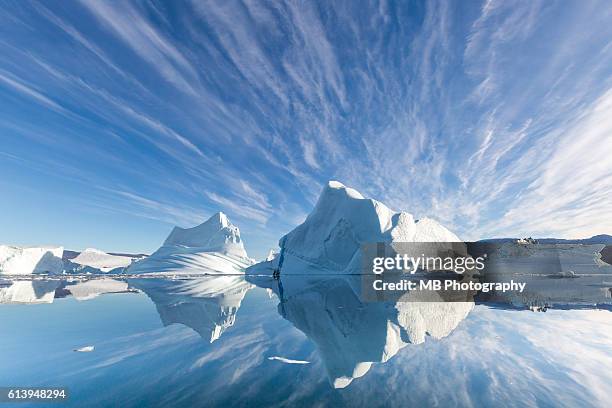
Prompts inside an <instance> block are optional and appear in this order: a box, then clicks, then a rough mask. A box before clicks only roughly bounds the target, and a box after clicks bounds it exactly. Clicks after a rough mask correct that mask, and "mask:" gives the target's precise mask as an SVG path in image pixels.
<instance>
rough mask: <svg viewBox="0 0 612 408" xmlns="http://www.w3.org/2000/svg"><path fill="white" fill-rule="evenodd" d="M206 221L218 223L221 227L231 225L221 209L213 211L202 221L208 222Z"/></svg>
mask: <svg viewBox="0 0 612 408" xmlns="http://www.w3.org/2000/svg"><path fill="white" fill-rule="evenodd" d="M208 222H210V223H216V224H219V225H220V226H221V227H222V228H225V227H228V226H229V225H231V223H230V222H229V220H228V218H227V215H225V213H223V212H221V211H218V212H216V213H214V214H213V215H211V216H210V218H209V219H208V220H206V221H204V223H208Z"/></svg>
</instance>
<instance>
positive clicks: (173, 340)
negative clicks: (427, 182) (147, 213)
mask: <svg viewBox="0 0 612 408" xmlns="http://www.w3.org/2000/svg"><path fill="white" fill-rule="evenodd" d="M294 279H296V278H294ZM279 286H280V287H279ZM0 291H2V292H0V293H2V295H1V296H0V299H1V300H2V301H3V302H4V304H1V305H0V323H1V329H0V330H2V335H1V336H0V361H1V362H2V364H0V386H15V387H20V386H21V387H23V386H44V387H52V386H56V387H68V389H69V392H70V398H69V400H68V401H67V402H64V403H61V404H57V406H74V407H77V406H78V407H83V406H107V407H116V406H122V407H139V406H145V405H149V406H159V407H162V406H163V407H168V406H313V405H321V406H351V407H354V406H364V407H365V406H367V407H372V406H411V405H415V406H424V405H427V406H499V405H501V404H503V405H508V406H594V407H603V406H606V405H607V404H608V403H609V396H610V395H612V370H610V368H611V367H612V313H611V312H610V311H607V310H597V309H578V310H548V312H546V313H534V312H531V311H527V310H516V309H506V308H500V307H489V306H486V305H473V304H471V303H431V302H429V303H418V302H412V303H404V302H402V303H384V302H373V303H371V302H363V301H361V300H360V298H359V296H358V295H357V294H356V293H358V290H356V289H355V285H354V282H351V281H350V279H344V278H337V279H333V278H330V279H323V280H320V279H319V280H314V279H311V280H308V282H306V283H305V282H302V281H299V282H298V281H292V279H291V278H283V280H282V281H281V282H280V285H279V282H277V281H273V280H269V279H268V280H262V281H261V282H259V281H257V280H256V279H251V282H247V281H245V280H244V279H243V278H241V277H216V278H200V279H186V280H164V279H136V280H131V279H128V280H123V281H120V280H115V281H113V280H110V279H105V280H93V281H89V282H83V281H72V282H65V281H64V282H62V281H51V282H49V281H47V282H45V281H34V282H32V281H22V282H8V281H5V282H3V283H2V286H0ZM112 292H119V293H112ZM17 302H18V303H17ZM84 346H94V350H93V351H92V352H75V351H74V350H75V349H78V348H80V347H84ZM2 405H5V404H2ZM31 405H32V406H38V407H40V406H42V405H41V404H31ZM6 406H9V405H8V404H6ZM15 406H21V407H23V406H28V404H23V403H21V404H15Z"/></svg>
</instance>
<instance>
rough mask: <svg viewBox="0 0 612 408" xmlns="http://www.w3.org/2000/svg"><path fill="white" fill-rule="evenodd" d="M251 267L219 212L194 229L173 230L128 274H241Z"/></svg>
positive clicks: (233, 229)
mask: <svg viewBox="0 0 612 408" xmlns="http://www.w3.org/2000/svg"><path fill="white" fill-rule="evenodd" d="M252 264H253V260H252V259H250V258H249V257H248V255H247V253H246V250H245V249H244V245H243V242H242V239H241V238H240V230H239V229H238V227H236V226H235V225H233V224H232V223H231V222H230V220H229V219H228V218H227V216H226V215H225V214H223V213H222V212H219V213H216V214H214V215H213V216H212V217H210V218H209V219H208V220H207V221H205V222H204V223H202V224H200V225H198V226H196V227H193V228H186V229H184V228H179V227H175V228H174V229H173V230H172V232H171V233H170V235H169V236H168V238H166V241H165V242H164V244H163V245H162V246H161V247H160V248H159V249H158V250H157V251H155V252H154V253H153V254H151V256H149V257H147V258H145V259H143V260H141V261H138V262H135V263H133V264H132V265H130V266H129V267H128V268H127V273H130V274H148V273H163V274H185V275H193V274H244V269H245V268H247V267H248V266H250V265H252Z"/></svg>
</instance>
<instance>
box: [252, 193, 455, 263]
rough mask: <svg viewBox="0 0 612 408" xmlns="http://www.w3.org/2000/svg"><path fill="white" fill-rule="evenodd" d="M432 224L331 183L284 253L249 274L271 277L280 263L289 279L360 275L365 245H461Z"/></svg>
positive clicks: (285, 243)
mask: <svg viewBox="0 0 612 408" xmlns="http://www.w3.org/2000/svg"><path fill="white" fill-rule="evenodd" d="M460 241H461V240H460V239H459V238H458V237H457V236H456V235H455V234H453V233H452V232H450V231H449V230H448V229H446V228H445V227H443V226H442V225H441V224H439V223H438V222H436V221H434V220H432V219H430V218H422V219H420V220H415V219H414V218H413V216H412V214H409V213H407V212H395V211H392V210H390V209H389V208H388V207H387V206H386V205H384V204H383V203H381V202H379V201H376V200H373V199H369V198H364V197H363V196H362V195H361V194H360V193H359V192H358V191H356V190H354V189H352V188H349V187H345V186H344V185H343V184H341V183H339V182H337V181H330V182H329V183H328V184H327V186H326V187H325V188H324V189H323V192H322V193H321V196H320V197H319V200H318V202H317V204H316V206H315V208H314V209H313V211H312V212H311V213H310V214H309V215H308V218H306V220H305V221H304V222H303V223H302V224H301V225H299V226H298V227H296V228H295V229H294V230H293V231H291V232H289V233H288V234H287V235H285V236H284V237H282V238H281V240H280V242H279V245H280V247H281V253H280V254H279V256H277V257H274V258H273V259H271V260H269V261H266V262H262V263H260V264H257V265H255V266H253V267H251V268H249V270H248V271H247V273H252V274H260V273H261V274H269V273H271V271H272V270H273V269H274V268H276V267H277V266H278V264H279V263H282V273H285V274H300V273H308V274H316V273H319V274H327V273H360V271H361V267H362V265H361V254H360V251H359V248H360V246H361V245H362V244H364V243H377V242H460Z"/></svg>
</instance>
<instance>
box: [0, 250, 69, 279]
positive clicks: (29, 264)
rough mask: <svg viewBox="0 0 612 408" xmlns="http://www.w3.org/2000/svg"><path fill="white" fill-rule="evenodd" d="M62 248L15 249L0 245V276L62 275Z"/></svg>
mask: <svg viewBox="0 0 612 408" xmlns="http://www.w3.org/2000/svg"><path fill="white" fill-rule="evenodd" d="M63 253H64V248H63V247H23V248H21V247H16V246H10V245H0V274H4V275H31V274H37V273H52V274H54V273H62V271H63V269H64V263H63V261H62V255H63Z"/></svg>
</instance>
